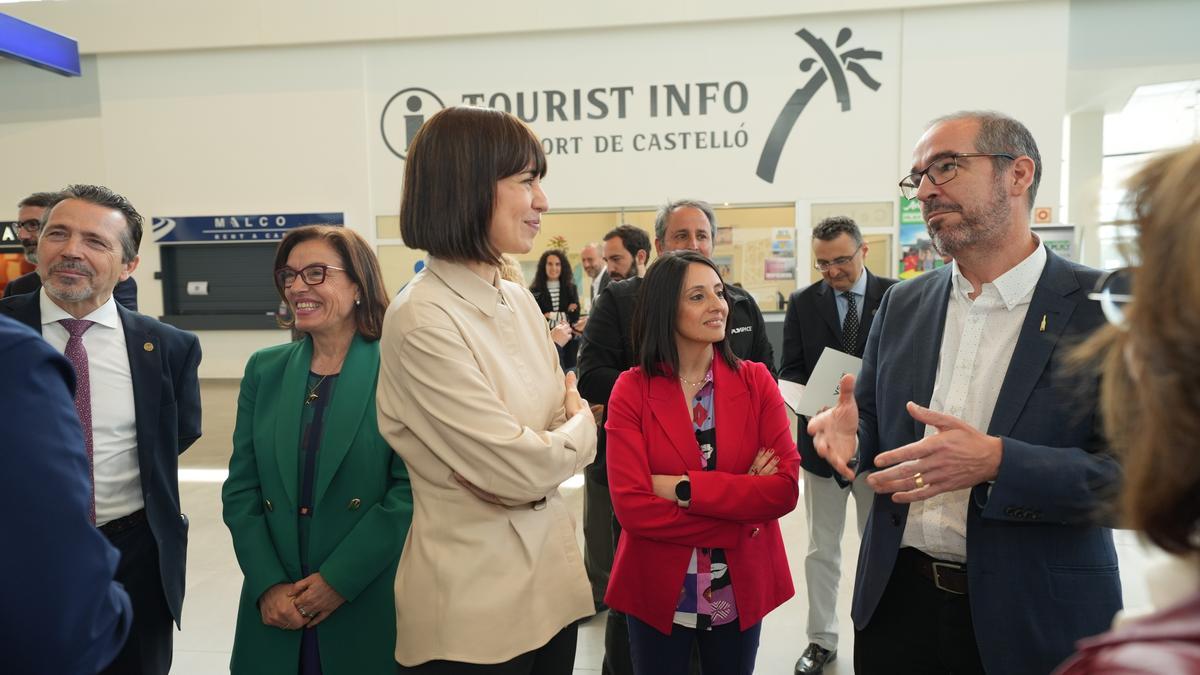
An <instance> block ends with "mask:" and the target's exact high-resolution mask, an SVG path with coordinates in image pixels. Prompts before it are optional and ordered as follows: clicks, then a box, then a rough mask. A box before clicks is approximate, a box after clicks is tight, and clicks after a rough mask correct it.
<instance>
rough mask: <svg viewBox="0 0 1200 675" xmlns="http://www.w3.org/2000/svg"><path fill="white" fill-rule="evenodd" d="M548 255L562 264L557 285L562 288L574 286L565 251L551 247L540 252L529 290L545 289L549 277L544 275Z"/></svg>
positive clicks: (573, 278) (569, 263)
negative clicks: (540, 255)
mask: <svg viewBox="0 0 1200 675" xmlns="http://www.w3.org/2000/svg"><path fill="white" fill-rule="evenodd" d="M550 256H554V257H555V258H558V262H559V264H560V265H562V274H560V275H559V277H558V285H559V287H560V288H563V289H567V288H575V277H574V276H573V275H572V273H571V262H570V261H569V260H567V252H566V251H563V250H561V249H557V248H552V249H547V250H546V252H545V253H543V254H542V257H541V258H538V264H537V272H535V273H534V275H533V283H532V284H529V290H531V291H544V290H546V282H548V281H550V277H548V276H546V261H547V260H549V259H550ZM560 297H566V296H560Z"/></svg>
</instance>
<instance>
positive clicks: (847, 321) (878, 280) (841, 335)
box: [779, 216, 896, 675]
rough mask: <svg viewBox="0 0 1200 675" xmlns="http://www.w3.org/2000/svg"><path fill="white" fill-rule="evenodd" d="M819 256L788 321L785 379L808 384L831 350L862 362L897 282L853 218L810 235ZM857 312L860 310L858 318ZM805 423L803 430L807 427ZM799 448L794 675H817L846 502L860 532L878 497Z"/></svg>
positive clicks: (805, 439) (825, 648) (830, 621)
mask: <svg viewBox="0 0 1200 675" xmlns="http://www.w3.org/2000/svg"><path fill="white" fill-rule="evenodd" d="M812 246H813V255H814V257H815V258H816V268H817V269H818V270H819V271H820V272H821V277H822V280H821V281H819V282H817V283H815V284H811V285H810V286H808V287H807V288H804V289H802V290H798V291H795V292H794V293H792V296H791V298H789V299H788V309H787V315H786V316H785V317H784V319H783V364H782V366H781V367H780V370H779V378H780V379H782V380H791V381H793V382H798V383H800V384H804V385H807V384H808V378H809V377H811V376H812V372H813V369H814V368H816V366H817V361H818V360H820V358H821V354H822V353H823V352H824V351H825V349H826V348H827V347H828V348H830V349H836V350H838V351H841V352H845V353H847V354H852V355H854V356H859V357H861V356H862V354H863V349H864V348H865V347H866V344H867V333H868V332H869V331H870V330H871V322H872V320H873V319H874V317H875V312H876V311H877V310H878V309H879V302H880V300H882V299H883V293H884V291H886V290H887V289H888V288H889V287H891V285H892V284H894V283H896V280H895V279H889V278H886V277H877V276H875V275H874V274H871V271H870V270H868V269H867V267H866V260H865V259H866V256H867V251H868V250H869V249H868V246H867V244H866V242H864V241H863V237H862V231H861V230H859V229H858V224H857V223H855V222H854V220H853V219H851V218H847V217H845V216H832V217H829V218H826V219H824V220H822V221H821V222H819V223H817V226H816V227H814V228H813V230H812ZM851 309H853V310H854V312H853V314H852V313H851ZM807 422H808V420H807V419H801V421H800V424H801V425H803V424H806V423H807ZM797 446H798V447H799V448H800V462H801V464H800V465H801V467H803V469H804V472H803V473H802V474H801V480H803V481H804V515H805V522H806V523H807V525H808V552H807V554H806V555H805V557H804V580H805V582H806V583H805V587H806V590H807V594H808V626H807V629H806V631H807V633H808V646H807V647H806V648H805V649H804V652H803V653H802V654H801V655H800V658H799V659H798V660H797V661H796V667H795V669H794V673H795V675H815V674H816V673H820V672H822V671H823V670H824V668H825V664H827V663H829V662H830V661H833V660H834V659H835V658H837V644H838V632H837V624H838V620H837V596H838V584H839V582H840V581H841V576H842V574H841V573H842V548H841V547H842V531H843V530H844V529H845V526H846V501H847V498H848V497H849V494H850V493H851V492H853V494H854V505H855V510H856V511H857V514H858V518H857V521H856V522H857V527H858V533H859V534H860V535H861V534H862V533H863V530H864V528H865V527H866V524H867V515H868V514H869V513H870V510H871V502H872V500H873V497H874V492H872V490H871V487H870V486H869V485H867V479H866V476H859V477H858V478H856V479H855V480H854V483H853V488H850V486H847V485H845V484H844V481H838V480H836V479H835V478H834V476H833V469H831V468H829V463H828V462H826V461H825V460H823V459H821V456H820V455H818V454H817V452H816V450H814V449H813V445H812V437H811V436H809V435H808V433H806V432H805V431H804V429H803V427H801V428H800V429H798V439H797Z"/></svg>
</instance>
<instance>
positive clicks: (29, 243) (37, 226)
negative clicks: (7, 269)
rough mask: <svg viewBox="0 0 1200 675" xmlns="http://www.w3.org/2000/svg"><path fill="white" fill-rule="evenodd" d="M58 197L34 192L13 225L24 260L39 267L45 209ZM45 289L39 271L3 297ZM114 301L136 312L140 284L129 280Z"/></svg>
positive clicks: (18, 281)
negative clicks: (40, 237) (38, 260)
mask: <svg viewBox="0 0 1200 675" xmlns="http://www.w3.org/2000/svg"><path fill="white" fill-rule="evenodd" d="M57 199H58V195H57V194H55V193H53V192H35V193H33V194H31V195H29V196H28V197H26V198H25V199H22V200H21V201H20V203H18V204H17V222H16V223H15V224H14V227H13V230H14V234H16V235H17V240H18V241H20V242H21V248H23V249H24V253H25V259H26V260H28V261H29V262H31V263H33V264H34V265H36V264H37V242H38V233H39V232H41V231H42V216H43V215H44V214H45V213H46V208H47V207H48V206H50V205H51V204H53V203H54V202H55V201H57ZM41 287H42V278H41V277H39V276H38V273H37V270H34V271H32V272H29V273H26V274H22V275H21V276H19V277H17V278H16V279H13V280H12V281H10V282H8V283H7V284H6V285H5V286H4V297H6V298H7V297H9V296H13V295H24V294H26V293H33V292H34V291H36V290H37V289H39V288H41ZM113 297H114V298H116V299H117V302H119V303H120V304H121V305H123V306H124V307H125V308H126V309H132V310H133V311H135V312H136V311H137V282H136V281H134V280H133V277H129V278H128V279H125V280H123V281H121V282H119V283H117V287H116V288H114V289H113Z"/></svg>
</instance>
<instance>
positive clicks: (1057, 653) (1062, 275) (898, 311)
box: [851, 252, 1121, 675]
mask: <svg viewBox="0 0 1200 675" xmlns="http://www.w3.org/2000/svg"><path fill="white" fill-rule="evenodd" d="M951 269H952V268H951V267H944V268H942V269H940V270H937V271H934V272H929V273H926V274H924V275H922V276H920V277H917V278H915V279H912V280H910V281H906V282H903V283H900V284H897V285H895V286H893V287H892V288H891V289H889V290H888V292H887V294H885V295H884V298H883V302H882V303H881V305H880V307H879V311H878V313H877V314H876V316H875V322H874V325H873V326H872V328H871V334H870V337H869V338H868V340H867V348H866V352H865V353H864V358H863V368H862V374H861V375H860V377H859V380H858V383H857V385H856V388H855V398H856V400H857V401H858V406H859V443H860V445H859V450H860V453H861V461H860V464H859V466H860V467H864V468H866V467H874V459H875V456H876V455H877V454H879V453H880V452H884V451H887V450H891V449H894V448H898V447H900V446H902V445H905V444H907V443H911V442H914V441H917V440H919V439H920V438H922V437H923V436H924V433H925V429H924V425H922V424H919V423H917V422H916V421H915V420H913V419H912V417H911V416H910V415H909V414H908V412H907V411H906V410H905V403H906V402H907V401H910V400H911V401H915V402H916V403H918V404H920V405H923V406H928V405H929V402H930V399H931V398H932V396H933V386H934V379H935V377H936V373H937V368H938V357H939V353H940V350H941V344H942V333H943V329H944V326H945V322H946V309H947V301H948V298H949V294H950V288H951V276H950V275H951ZM1099 274H1100V273H1099V272H1097V271H1096V270H1092V269H1089V268H1087V267H1083V266H1082V265H1077V264H1075V263H1072V262H1069V261H1066V260H1064V259H1062V258H1060V257H1058V256H1057V255H1055V254H1054V253H1052V252H1048V259H1047V261H1046V267H1045V269H1044V270H1043V272H1042V276H1041V278H1040V279H1039V280H1038V283H1037V287H1036V289H1035V290H1034V293H1033V299H1032V301H1031V304H1030V306H1029V312H1028V314H1027V315H1026V317H1025V322H1024V324H1023V325H1022V327H1021V332H1020V335H1019V337H1018V339H1017V345H1016V349H1015V351H1014V352H1013V356H1012V361H1011V362H1010V363H1009V365H1008V370H1007V372H1006V374H1005V377H1004V383H1003V385H1002V386H1001V388H1000V394H999V398H998V399H997V400H996V407H995V410H994V412H993V413H992V419H991V424H990V426H989V427H988V429H987V430H986V431H987V433H988V434H989V435H992V436H999V437H1000V438H1001V440H1002V442H1003V446H1004V454H1003V458H1002V460H1001V463H1000V470H999V474H998V476H997V477H996V480H995V481H994V483H993V484H992V485H990V486H989V485H988V484H986V483H984V484H980V485H977V486H975V487H974V488H973V489H972V490H971V494H970V503H969V505H968V511H967V561H968V564H967V576H968V584H969V589H970V598H971V616H972V619H973V621H974V627H975V635H976V639H977V642H978V644H979V652H980V657H981V658H982V660H983V665H984V668H985V669H986V670H987V672H988V673H990V674H993V675H995V674H1005V673H1012V674H1014V675H1016V674H1025V673H1047V672H1050V671H1051V670H1053V669H1054V667H1055V666H1057V665H1058V664H1059V663H1060V662H1062V661H1063V660H1064V659H1065V658H1066V657H1067V656H1069V655H1070V654H1071V653H1072V652H1073V651H1074V643H1075V641H1076V640H1078V639H1080V638H1083V637H1086V636H1090V635H1095V634H1097V633H1101V632H1103V631H1105V630H1107V629H1108V627H1109V625H1110V624H1111V622H1112V618H1113V615H1114V614H1115V613H1116V612H1117V610H1119V609H1120V608H1121V581H1120V575H1119V573H1118V570H1117V554H1116V550H1115V549H1114V547H1113V540H1112V531H1111V530H1110V529H1108V528H1107V527H1105V526H1103V525H1102V524H1101V521H1102V520H1103V518H1102V516H1101V514H1103V513H1104V512H1105V511H1106V508H1107V507H1109V502H1110V501H1111V499H1112V498H1113V496H1114V493H1115V492H1116V490H1117V489H1118V486H1119V482H1120V478H1121V469H1120V467H1119V465H1118V463H1117V461H1116V460H1115V459H1114V458H1113V457H1112V456H1111V455H1109V454H1108V453H1107V451H1106V450H1105V445H1104V443H1103V441H1102V439H1101V437H1100V423H1099V419H1098V410H1097V405H1096V404H1097V389H1098V384H1099V383H1098V382H1097V380H1096V379H1095V377H1094V376H1087V375H1083V374H1077V375H1069V374H1068V373H1067V372H1065V370H1066V369H1065V368H1064V365H1063V360H1064V359H1065V358H1066V354H1067V353H1068V352H1069V351H1070V348H1071V347H1072V346H1073V345H1074V344H1076V343H1077V342H1078V341H1079V340H1080V339H1082V338H1084V337H1086V336H1087V335H1088V334H1089V333H1091V332H1092V331H1093V330H1095V329H1096V328H1097V327H1099V326H1101V325H1102V324H1103V323H1104V317H1103V315H1102V313H1101V310H1100V306H1099V304H1098V303H1095V302H1092V301H1090V300H1088V299H1087V293H1088V292H1089V291H1090V290H1091V289H1092V288H1093V287H1094V285H1095V282H1096V279H1097V277H1098V276H1099ZM1043 317H1044V319H1043ZM1043 321H1044V329H1043ZM907 517H908V506H907V505H902V504H896V503H894V502H893V501H892V500H891V498H890V496H889V495H877V496H876V498H875V501H874V504H873V506H872V510H871V517H870V521H869V522H868V524H867V530H866V533H865V534H864V535H863V541H862V547H861V549H860V551H859V558H858V574H857V577H856V579H855V583H854V603H853V606H852V609H851V614H852V616H853V617H854V624H855V626H856V627H857V628H859V629H861V628H863V627H864V626H866V625H867V623H868V622H869V621H870V620H871V615H872V614H873V613H874V611H875V608H876V607H877V606H878V604H879V599H880V597H881V596H882V595H883V591H884V588H885V586H886V585H887V582H888V578H889V577H890V576H891V573H892V568H893V566H894V564H895V561H896V554H897V552H898V550H899V548H900V538H901V535H902V534H903V532H904V525H905V522H906V521H907Z"/></svg>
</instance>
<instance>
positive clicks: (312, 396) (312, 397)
mask: <svg viewBox="0 0 1200 675" xmlns="http://www.w3.org/2000/svg"><path fill="white" fill-rule="evenodd" d="M327 377H329V376H328V375H322V376H321V379H319V380H317V386H315V387H313V388H312V389H310V390H309V391H308V396H307V397H306V398H305V399H304V405H306V406H307V405H312V402H313V401H315V400H317V399H318V398H319V397H320V396H319V394H317V390H318V389H320V388H321V383H323V382H324V381H325V378H327Z"/></svg>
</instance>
